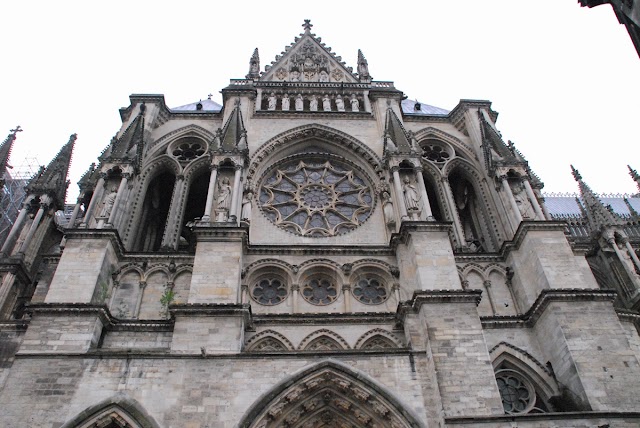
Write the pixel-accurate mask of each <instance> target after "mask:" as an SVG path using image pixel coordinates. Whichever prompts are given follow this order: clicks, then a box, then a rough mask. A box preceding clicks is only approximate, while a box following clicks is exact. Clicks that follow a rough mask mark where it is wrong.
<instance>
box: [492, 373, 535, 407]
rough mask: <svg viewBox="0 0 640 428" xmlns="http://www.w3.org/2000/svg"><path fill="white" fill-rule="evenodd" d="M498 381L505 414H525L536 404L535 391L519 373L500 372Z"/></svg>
mask: <svg viewBox="0 0 640 428" xmlns="http://www.w3.org/2000/svg"><path fill="white" fill-rule="evenodd" d="M496 381H497V382H498V390H499V391H500V397H501V398H502V406H503V407H504V411H505V413H525V412H528V411H529V410H530V409H531V408H532V407H533V405H534V404H535V400H536V393H535V390H534V389H533V387H532V386H531V385H530V384H529V382H527V381H525V380H524V379H523V378H522V377H521V376H520V375H519V374H518V373H517V372H515V371H513V370H499V371H498V372H497V373H496Z"/></svg>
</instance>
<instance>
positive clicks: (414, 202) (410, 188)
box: [402, 177, 420, 211]
mask: <svg viewBox="0 0 640 428" xmlns="http://www.w3.org/2000/svg"><path fill="white" fill-rule="evenodd" d="M402 191H403V193H404V204H405V205H406V207H407V211H417V210H419V209H420V198H419V197H418V192H417V191H416V186H415V185H413V184H412V183H411V180H410V179H409V177H405V178H404V185H403V186H402Z"/></svg>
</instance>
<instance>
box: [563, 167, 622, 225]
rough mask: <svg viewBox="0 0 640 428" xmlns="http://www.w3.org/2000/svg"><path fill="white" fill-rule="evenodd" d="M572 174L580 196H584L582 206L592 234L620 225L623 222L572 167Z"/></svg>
mask: <svg viewBox="0 0 640 428" xmlns="http://www.w3.org/2000/svg"><path fill="white" fill-rule="evenodd" d="M571 173H572V174H573V178H574V179H575V180H576V181H577V182H578V187H579V188H580V195H581V196H582V204H583V205H584V208H585V210H586V212H587V220H588V221H589V226H590V227H591V230H592V232H603V231H604V230H605V229H607V228H609V227H614V226H617V225H620V224H621V223H622V220H621V219H620V218H618V217H616V216H615V215H614V214H613V213H612V212H611V211H610V210H609V209H608V208H607V207H606V206H605V205H604V204H603V203H602V201H601V200H600V198H598V196H597V195H596V194H595V193H594V192H593V190H591V188H590V187H589V186H588V185H587V184H586V183H585V182H584V180H582V176H581V175H580V173H579V172H578V170H577V169H575V168H574V167H573V165H571Z"/></svg>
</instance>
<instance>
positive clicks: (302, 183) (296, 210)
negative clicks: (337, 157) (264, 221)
mask: <svg viewBox="0 0 640 428" xmlns="http://www.w3.org/2000/svg"><path fill="white" fill-rule="evenodd" d="M373 202H374V200H373V192H372V191H371V188H370V186H368V185H367V184H366V183H365V181H364V180H363V179H362V177H361V175H360V173H359V172H357V171H355V170H354V169H353V168H351V167H348V166H347V165H345V164H342V163H340V162H337V161H333V160H332V161H327V160H322V161H320V160H305V161H294V162H289V163H287V164H284V165H281V166H279V167H278V168H275V169H274V170H273V171H271V172H270V173H269V174H268V175H267V178H266V180H265V181H264V182H263V185H262V187H261V189H260V206H261V208H262V211H263V212H264V213H265V215H266V216H267V217H268V218H269V220H271V221H272V222H273V223H274V224H276V225H277V226H278V227H281V228H283V229H285V230H288V231H291V232H294V233H297V234H299V235H303V236H314V237H321V236H335V235H339V234H341V233H345V232H348V231H350V230H352V229H355V228H356V227H358V226H359V225H360V224H362V223H363V222H364V221H366V220H367V219H368V218H369V216H370V215H371V212H372V210H373Z"/></svg>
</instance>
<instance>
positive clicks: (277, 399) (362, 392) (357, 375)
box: [238, 359, 426, 428]
mask: <svg viewBox="0 0 640 428" xmlns="http://www.w3.org/2000/svg"><path fill="white" fill-rule="evenodd" d="M410 409H411V408H410V407H409V406H406V405H404V404H403V403H402V402H401V401H400V400H399V399H398V398H396V397H395V395H394V394H393V393H392V392H391V391H389V390H388V389H387V388H385V387H384V386H382V385H380V384H378V383H377V382H376V381H374V380H373V379H371V378H370V377H369V375H367V374H366V373H363V372H361V371H358V370H355V369H353V368H352V367H349V366H347V365H346V364H343V363H340V362H338V361H335V360H331V359H327V360H325V361H322V362H320V363H317V364H315V365H312V366H309V367H306V368H304V369H302V370H300V371H298V372H297V373H294V374H292V375H291V376H289V377H287V378H285V379H283V380H282V381H281V382H279V383H278V384H277V385H275V386H274V387H273V388H272V389H271V390H270V391H268V392H266V393H265V394H263V395H262V396H261V397H260V398H258V400H256V401H255V402H254V404H253V405H252V406H251V407H250V408H249V409H248V410H247V412H246V413H245V414H244V416H243V417H242V419H241V421H240V423H239V424H238V428H270V427H277V426H283V424H284V423H285V422H286V423H287V424H288V425H287V426H290V427H292V428H299V427H302V426H315V425H313V424H312V422H313V421H314V420H321V419H322V420H324V421H332V420H333V421H340V422H344V423H347V424H349V426H354V427H364V426H384V427H391V428H425V427H426V425H425V424H424V422H422V421H421V420H420V419H419V418H418V417H417V416H415V414H414V413H413V412H412V411H411V410H410ZM307 424H308V425H307ZM367 424H370V425H367Z"/></svg>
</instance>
